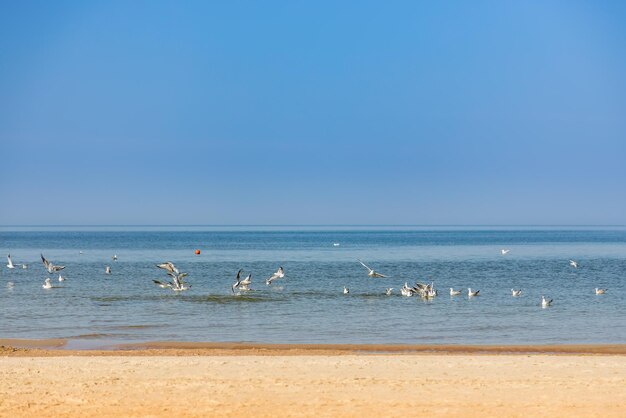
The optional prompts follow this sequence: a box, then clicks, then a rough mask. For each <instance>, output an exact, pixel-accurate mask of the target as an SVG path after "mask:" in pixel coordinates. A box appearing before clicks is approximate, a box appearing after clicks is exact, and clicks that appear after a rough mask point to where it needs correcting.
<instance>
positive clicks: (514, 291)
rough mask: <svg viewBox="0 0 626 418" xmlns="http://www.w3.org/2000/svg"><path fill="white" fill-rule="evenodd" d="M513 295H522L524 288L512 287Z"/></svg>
mask: <svg viewBox="0 0 626 418" xmlns="http://www.w3.org/2000/svg"><path fill="white" fill-rule="evenodd" d="M511 295H513V296H522V289H518V290H515V289H511Z"/></svg>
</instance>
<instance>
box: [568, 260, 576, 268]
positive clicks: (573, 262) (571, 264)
mask: <svg viewBox="0 0 626 418" xmlns="http://www.w3.org/2000/svg"><path fill="white" fill-rule="evenodd" d="M569 265H570V266H572V267H574V268H575V269H577V268H578V262H576V261H574V260H570V261H569Z"/></svg>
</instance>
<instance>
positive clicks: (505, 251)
mask: <svg viewBox="0 0 626 418" xmlns="http://www.w3.org/2000/svg"><path fill="white" fill-rule="evenodd" d="M509 251H511V250H505V249H502V250H500V252H501V253H502V255H507V254H508V253H509Z"/></svg>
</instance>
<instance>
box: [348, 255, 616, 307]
mask: <svg viewBox="0 0 626 418" xmlns="http://www.w3.org/2000/svg"><path fill="white" fill-rule="evenodd" d="M510 251H511V250H509V249H501V250H500V254H502V255H507V254H508V253H509V252H510ZM358 262H359V263H360V264H361V265H362V266H363V267H365V268H366V269H367V272H368V273H367V275H368V276H369V277H374V278H386V277H387V276H385V275H384V274H381V273H379V272H377V271H375V270H374V269H372V268H371V267H369V266H368V265H367V264H365V263H364V262H363V261H361V260H358ZM569 265H570V266H572V267H573V268H575V269H577V268H578V262H577V261H575V260H569ZM607 290H608V289H601V288H596V289H595V293H596V295H603V294H605V293H606V291H607ZM392 291H393V288H392V287H388V288H386V289H385V295H387V296H391V295H392ZM349 293H350V290H349V289H348V288H347V287H345V286H344V287H343V294H344V295H347V294H349ZM400 294H401V295H402V296H407V297H410V296H414V295H417V296H420V297H422V298H425V299H431V298H433V297H435V296H437V294H438V292H437V290H436V289H435V284H434V283H430V284H425V283H419V282H417V283H415V285H414V286H409V284H408V283H407V282H405V283H404V286H402V287H401V288H400ZM462 294H463V290H461V289H458V290H455V289H454V288H453V287H451V288H450V296H460V295H462ZM479 294H480V290H472V288H471V287H470V288H468V289H467V296H468V297H469V298H473V297H476V296H478V295H479ZM511 296H513V297H520V296H522V289H511ZM552 302H553V299H547V298H546V297H545V296H541V306H542V307H543V308H547V307H549V306H551V305H552Z"/></svg>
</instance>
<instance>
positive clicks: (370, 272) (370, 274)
mask: <svg viewBox="0 0 626 418" xmlns="http://www.w3.org/2000/svg"><path fill="white" fill-rule="evenodd" d="M359 263H361V265H362V266H363V267H365V268H366V269H367V270H368V272H367V275H368V276H369V277H375V278H379V277H387V276H385V275H384V274H380V273H378V272H376V271H374V270H373V269H371V268H369V267H368V266H367V264H365V263H364V262H362V261H361V260H359Z"/></svg>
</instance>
